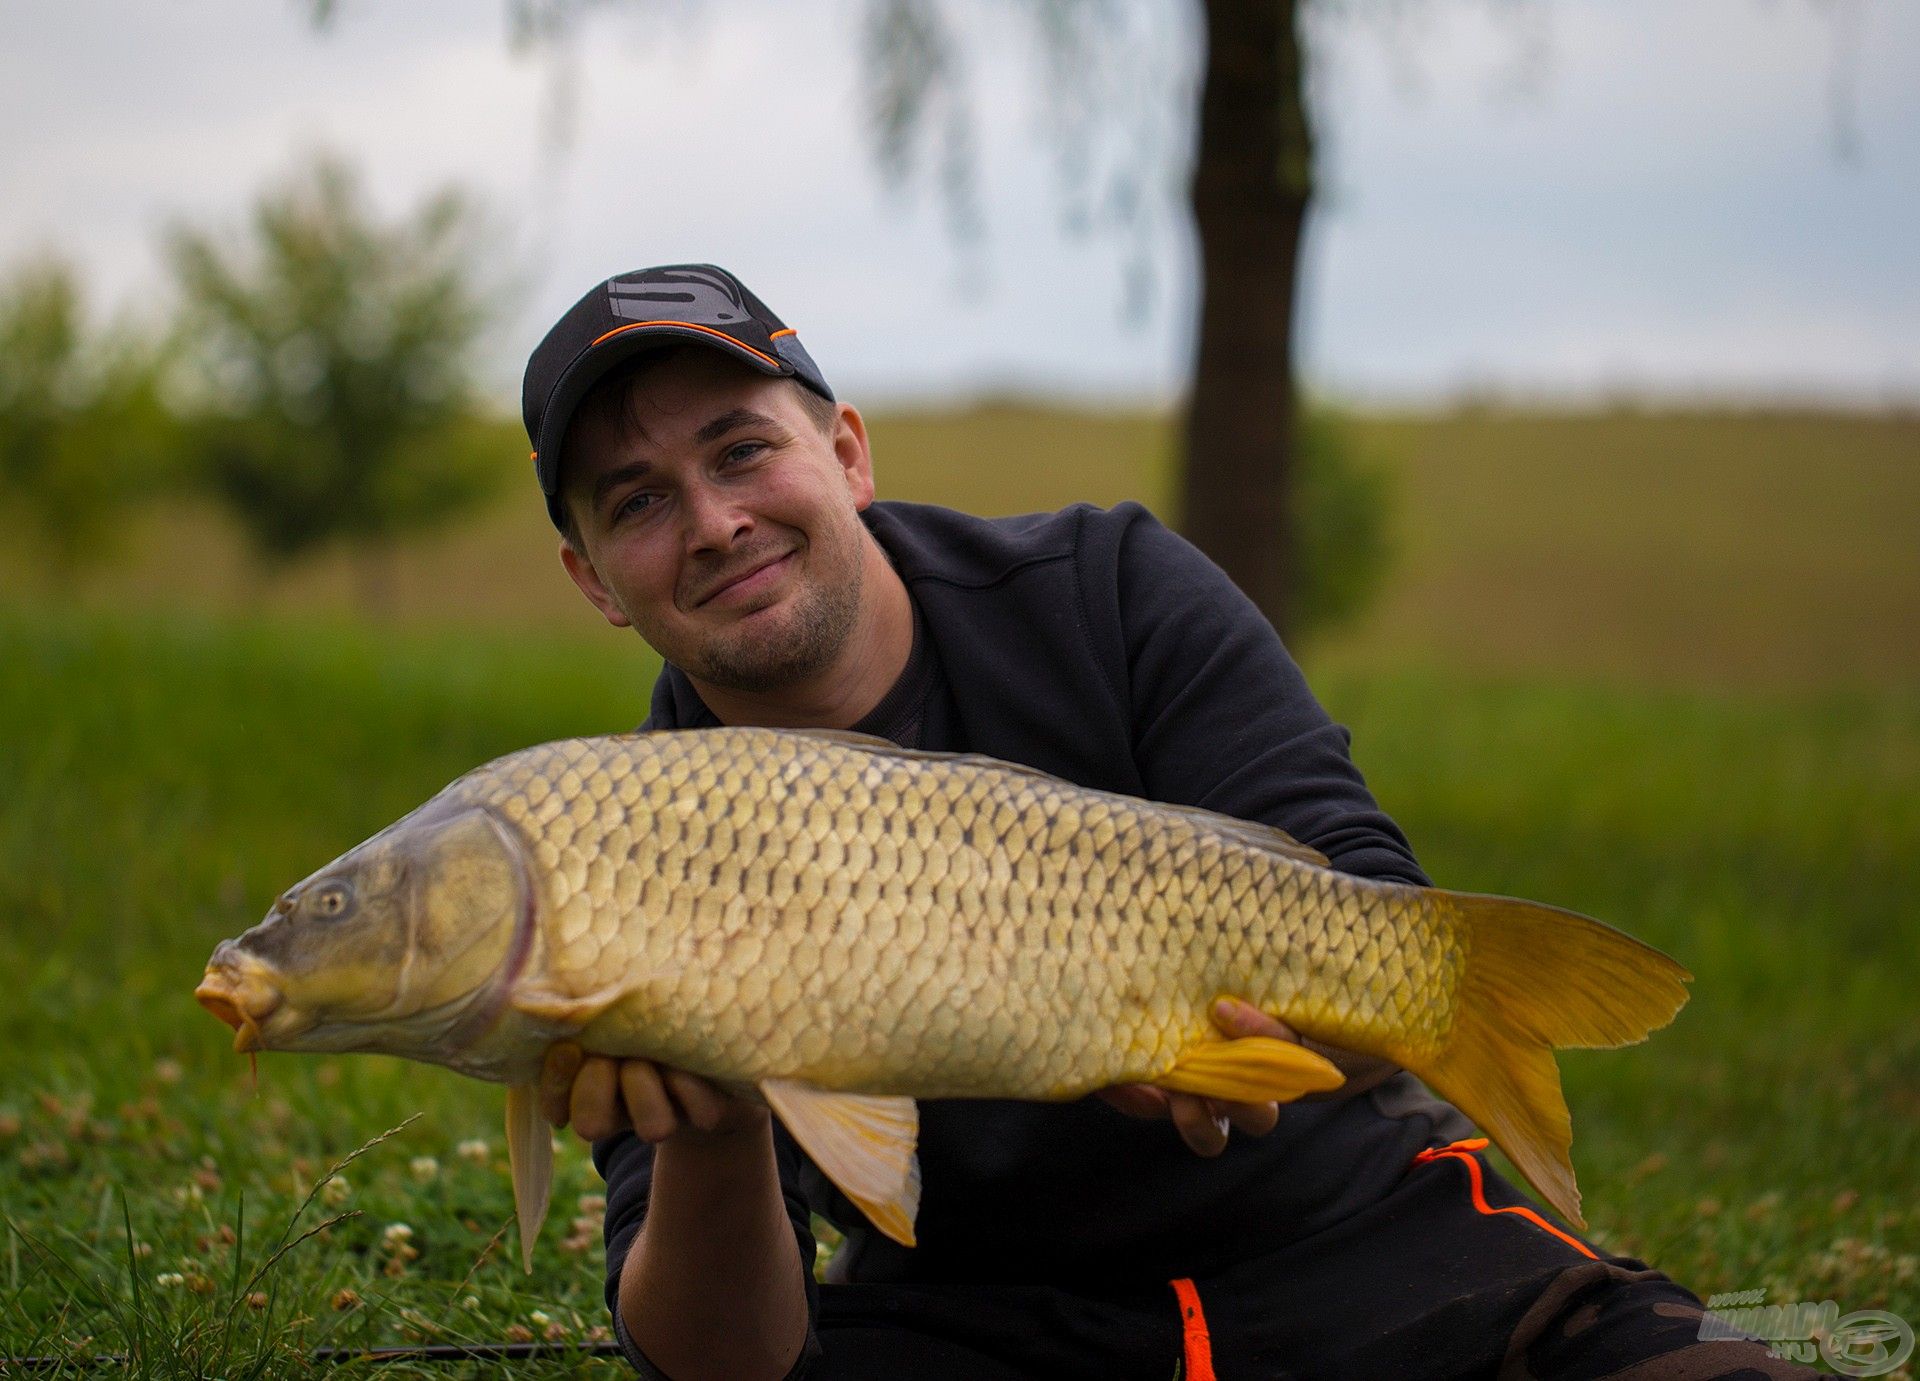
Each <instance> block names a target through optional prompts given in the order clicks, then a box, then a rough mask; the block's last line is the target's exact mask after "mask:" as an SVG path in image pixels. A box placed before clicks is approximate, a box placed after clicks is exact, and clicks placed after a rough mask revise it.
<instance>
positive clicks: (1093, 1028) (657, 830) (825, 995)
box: [195, 729, 1690, 1257]
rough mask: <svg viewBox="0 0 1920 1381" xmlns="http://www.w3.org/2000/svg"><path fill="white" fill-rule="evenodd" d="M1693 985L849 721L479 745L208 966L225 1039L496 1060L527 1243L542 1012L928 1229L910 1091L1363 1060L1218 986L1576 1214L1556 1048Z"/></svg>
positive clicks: (1073, 1083)
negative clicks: (698, 1092) (467, 765)
mask: <svg viewBox="0 0 1920 1381" xmlns="http://www.w3.org/2000/svg"><path fill="white" fill-rule="evenodd" d="M1689 977H1690V975H1688V974H1687V972H1686V971H1685V970H1684V969H1682V968H1681V967H1680V966H1679V965H1678V964H1676V963H1674V962H1673V961H1672V960H1671V959H1669V958H1667V957H1666V956H1665V955H1663V954H1661V953H1660V952H1659V951H1657V950H1654V949H1651V948H1649V947H1647V946H1646V945H1643V944H1641V943H1640V942H1639V941H1637V940H1634V939H1631V938H1630V937H1628V936H1626V935H1623V934H1621V933H1620V932H1619V931H1616V930H1613V929H1611V928H1609V927H1607V926H1605V925H1602V924H1601V923H1599V922H1597V921H1593V920H1590V919H1588V918H1586V917H1584V916H1578V915H1575V914H1574V913H1572V912H1568V911H1562V910H1559V909H1557V908H1553V907H1548V906H1540V905H1536V904H1534V903H1531V902H1524V901H1516V900H1511V899H1508V898H1504V897H1487V896H1476V895H1471V894H1466V893H1458V892H1448V891H1443V890H1439V889H1436V888H1424V887H1415V886H1409V885H1405V884H1399V883H1389V882H1376V881H1371V880H1368V879H1364V878H1357V877H1350V876H1348V875H1346V874H1343V873H1339V872H1336V871H1334V870H1333V869H1332V868H1331V867H1329V866H1328V863H1327V860H1326V859H1325V858H1324V857H1323V856H1322V855H1320V854H1319V853H1317V852H1315V851H1314V850H1312V849H1310V848H1308V847H1306V846H1304V845H1302V844H1300V843H1298V842H1296V841H1295V840H1293V839H1292V838H1290V837H1289V836H1287V835H1285V834H1283V833H1281V832H1280V831H1278V830H1275V829H1270V828H1268V827H1266V826H1263V825H1259V824H1253V823H1249V822H1247V821H1243V820H1238V819H1234V818H1232V817H1229V816H1224V815H1218V814H1214V813H1212V812H1209V811H1204V810H1198V809H1194V808H1190V807H1184V806H1174V805H1163V804H1155V803H1152V802H1148V801H1143V800H1138V799H1135V798H1133V797H1128V796H1120V795H1115V794H1113V793H1110V792H1103V791H1094V790H1089V789H1087V788H1083V787H1079V786H1075V785H1073V784H1072V783H1069V782H1066V781H1062V780H1060V779H1059V778H1056V777H1052V776H1048V775H1047V774H1045V773H1042V772H1038V771H1035V770H1033V769H1030V768H1025V767H1020V766H1016V765H1013V764H1010V763H1004V762H999V761H996V760H994V759H991V758H984V757H978V756H972V755H959V754H950V753H927V752H914V751H909V750H905V749H901V748H898V747H896V746H895V745H893V744H891V743H888V742H886V741H884V740H881V739H869V738H865V737H863V736H860V735H854V734H844V733H825V732H819V731H808V732H798V731H784V730H771V729H706V730H695V731H687V732H661V733H650V734H629V735H620V736H613V737H605V738H591V739H571V740H565V741H562V742H558V743H549V744H544V745H542V746H539V747H535V748H528V749H525V750H523V751H521V752H517V753H511V754H508V755H507V756H505V757H502V758H498V759H496V760H494V761H493V762H490V763H487V764H485V765H484V766H482V767H479V768H477V769H475V770H474V771H472V772H469V773H468V774H467V775H465V776H463V777H461V778H460V779H459V780H457V781H455V782H454V783H452V784H451V785H450V786H448V787H447V788H446V789H445V790H444V791H442V792H440V793H439V794H438V795H436V796H435V797H433V798H432V799H431V800H430V801H428V802H427V803H426V804H424V805H423V806H421V807H420V808H419V809H417V810H415V811H414V812H412V813H411V814H409V815H407V816H406V817H404V818H403V819H401V820H399V821H398V822H396V823H395V824H393V825H391V826H389V827H388V828H387V829H385V830H383V831H381V832H380V833H379V834H376V835H375V836H373V837H372V838H371V839H369V840H367V841H366V842H365V843H363V844H361V845H359V846H358V847H357V848H355V849H353V850H351V851H350V852H348V853H347V854H345V855H343V856H342V857H341V858H339V859H337V860H336V861H334V862H333V863H330V864H328V865H327V866H326V867H324V868H322V869H320V870H319V871H318V872H316V873H314V874H313V875H312V876H311V877H309V878H307V879H306V880H305V881H303V882H301V883H298V884H297V885H295V886H294V887H292V888H291V889H289V890H288V891H287V892H286V893H285V894H284V895H282V896H281V897H280V898H279V899H278V900H277V901H276V902H275V903H274V905H273V908H272V910H271V911H270V912H269V913H268V915H267V917H266V919H265V920H264V921H262V922H261V923H260V924H259V925H257V926H255V927H254V928H253V929H251V930H249V931H247V932H246V933H245V934H244V935H242V936H240V937H239V938H238V939H235V940H229V941H225V942H223V943H222V944H221V945H220V946H219V948H218V949H216V950H215V951H214V954H213V958H212V960H211V961H210V962H209V964H208V966H207V973H206V977H205V979H204V980H203V981H202V983H201V985H200V987H199V988H198V990H197V991H196V994H195V995H196V996H197V997H198V998H199V1000H200V1001H201V1002H202V1003H203V1004H204V1005H205V1006H206V1007H207V1008H208V1009H209V1010H211V1011H212V1012H214V1013H215V1014H216V1015H217V1016H219V1017H221V1018H222V1019H223V1020H225V1021H227V1022H228V1023H229V1024H231V1025H232V1026H234V1027H235V1028H236V1035H235V1048H236V1049H240V1050H256V1049H258V1050H326V1051H347V1050H359V1051H376V1052H382V1053H387V1054H395V1055H402V1056H407V1057H409V1058H412V1059H416V1060H426V1061H431V1062H434V1063H438V1064H443V1065H447V1066H450V1067H451V1068H454V1069H457V1070H460V1071H462V1072H463V1073H466V1074H470V1075H474V1076H477V1077H480V1078H485V1079H493V1080H497V1081H500V1082H504V1083H507V1084H509V1085H510V1086H511V1087H510V1089H509V1094H508V1113H507V1121H508V1146H509V1150H510V1152H511V1154H512V1159H513V1168H514V1187H515V1201H516V1206H517V1209H518V1213H519V1216H520V1225H521V1238H522V1252H523V1257H525V1256H526V1255H527V1254H528V1253H530V1252H531V1247H532V1242H533V1238H534V1236H535V1234H536V1233H537V1232H538V1227H539V1222H540V1220H541V1218H542V1217H543V1216H544V1213H545V1207H546V1199H547V1193H548V1188H549V1183H550V1176H551V1155H552V1148H551V1142H550V1140H549V1132H548V1129H547V1127H546V1124H545V1123H544V1122H543V1121H542V1120H541V1119H540V1115H539V1112H538V1105H537V1100H536V1099H535V1097H534V1094H533V1081H534V1079H535V1076H536V1075H537V1073H538V1071H539V1068H540V1065H541V1061H542V1058H543V1056H544V1054H545V1052H546V1050H547V1049H548V1048H549V1047H550V1046H551V1045H552V1044H554V1043H555V1042H556V1041H561V1040H574V1041H578V1042H579V1043H580V1045H581V1046H582V1047H583V1048H584V1049H585V1050H586V1051H588V1052H590V1053H596V1054H605V1055H610V1056H617V1057H637V1058H644V1059H648V1060H655V1061H659V1062H661V1063H663V1064H666V1065H671V1066H675V1067H677V1068H680V1069H685V1070H688V1071H690V1072H692V1073H695V1074H700V1075H703V1076H706V1077H707V1078H709V1079H713V1080H715V1081H717V1082H719V1083H721V1084H722V1085H724V1086H726V1087H729V1088H731V1089H734V1090H736V1091H740V1092H757V1094H758V1096H760V1097H762V1098H764V1099H765V1101H766V1102H767V1103H768V1104H769V1105H770V1106H771V1107H772V1109H773V1111H774V1112H775V1114H776V1115H778V1116H779V1117H780V1119H781V1121H782V1122H783V1123H784V1124H785V1125H786V1126H787V1128H788V1130H789V1131H791V1132H792V1133H793V1135H794V1138H795V1140H797V1141H798V1142H799V1143H800V1145H801V1146H802V1147H804V1148H805V1149H806V1151H807V1152H808V1154H809V1155H810V1156H811V1157H812V1158H813V1159H814V1161H815V1162H816V1163H817V1164H818V1165H819V1166H820V1168H821V1169H822V1171H824V1172H825V1173H826V1174H827V1175H828V1176H829V1177H830V1178H831V1179H833V1181H834V1182H835V1183H836V1184H837V1185H839V1187H840V1188H841V1189H842V1190H843V1191H844V1192H845V1193H846V1194H847V1196H848V1197H849V1198H850V1199H852V1200H853V1201H854V1202H855V1203H857V1204H858V1205H859V1206H860V1207H861V1209H862V1210H863V1211H865V1212H866V1213H867V1214H868V1216H869V1217H870V1218H872V1219H873V1221H874V1223H875V1224H876V1226H878V1227H879V1228H880V1229H881V1230H882V1231H884V1232H886V1233H887V1234H888V1235H889V1236H891V1237H894V1238H895V1239H897V1240H899V1241H902V1242H907V1243H909V1244H910V1243H911V1242H912V1240H913V1219H914V1214H915V1211H916V1209H917V1206H918V1200H919V1171H918V1166H917V1161H916V1158H915V1154H914V1144H915V1138H916V1136H917V1129H918V1121H917V1113H916V1110H915V1104H914V1101H913V1100H914V1099H916V1098H952V1097H992V1098H1025V1099H1043V1100H1066V1099H1073V1098H1079V1097H1082V1096H1084V1095H1085V1094H1088V1093H1090V1092H1092V1091H1094V1090H1096V1089H1100V1088H1105V1087H1108V1086H1111V1085H1114V1084H1126V1083H1145V1084H1152V1085H1156V1086H1158V1087H1160V1088H1165V1089H1173V1090H1179V1091H1185V1092H1191V1093H1197V1094H1202V1095H1205V1096H1208V1097H1213V1098H1221V1099H1228V1100H1235V1101H1242V1102H1253V1101H1268V1100H1277V1101H1288V1100H1291V1099H1293V1098H1297V1097H1299V1096H1301V1095H1302V1094H1305V1093H1308V1092H1315V1091H1321V1090H1326V1089H1330V1088H1334V1087H1337V1086H1338V1085H1339V1084H1340V1083H1341V1081H1342V1076H1341V1074H1340V1073H1339V1071H1338V1070H1337V1069H1336V1068H1335V1067H1334V1066H1333V1065H1332V1064H1330V1063H1329V1062H1328V1061H1326V1060H1325V1059H1323V1058H1322V1057H1321V1056H1319V1055H1318V1054H1315V1053H1313V1052H1312V1051H1310V1050H1308V1049H1306V1048H1305V1047H1303V1046H1301V1045H1298V1044H1296V1043H1293V1042H1289V1041H1281V1040H1275V1039H1269V1038H1264V1037H1251V1038H1243V1039H1239V1040H1225V1039H1222V1038H1221V1036H1220V1034H1219V1032H1218V1031H1217V1029H1216V1028H1215V1027H1214V1026H1213V1024H1212V1022H1211V1020H1210V1019H1209V1012H1210V1009H1211V1007H1212V1005H1213V1003H1214V1002H1215V1001H1216V1000H1217V999H1218V998H1220V997H1223V996H1230V997H1237V998H1241V999H1244V1000H1245V1001H1247V1002H1250V1003H1252V1004H1253V1005H1254V1006H1256V1007H1259V1008H1260V1009H1261V1010H1263V1011H1265V1012H1268V1013H1270V1014H1271V1015H1273V1016H1275V1017H1278V1018H1279V1019H1281V1020H1283V1021H1285V1022H1286V1023H1287V1024H1288V1025H1290V1026H1291V1027H1293V1028H1294V1030H1296V1031H1297V1032H1299V1033H1300V1034H1301V1035H1303V1036H1306V1037H1309V1038H1311V1039H1313V1040H1316V1041H1319V1042H1323V1043H1325V1044H1327V1045H1331V1046H1336V1047H1341V1048H1344V1049H1347V1050H1353V1051H1358V1052H1362V1053H1365V1054H1369V1055H1374V1056H1379V1057H1382V1058H1385V1059H1388V1060H1391V1061H1393V1062H1394V1063H1396V1064H1398V1065H1400V1066H1402V1067H1404V1068H1406V1069H1408V1070H1410V1071H1412V1072H1413V1073H1414V1074H1416V1075H1418V1076H1419V1077H1420V1078H1422V1079H1424V1080H1425V1081H1426V1082H1427V1083H1428V1084H1429V1085H1430V1086H1432V1087H1433V1088H1434V1089H1435V1090H1436V1091H1438V1092H1439V1093H1440V1094H1441V1095H1443V1096H1444V1097H1446V1098H1448V1099H1450V1100H1451V1101H1452V1102H1453V1103H1455V1104H1456V1105H1457V1106H1458V1107H1459V1108H1460V1109H1461V1110H1462V1111H1463V1112H1464V1113H1466V1114H1467V1116H1468V1117H1470V1118H1471V1119H1472V1120H1473V1121H1474V1122H1476V1123H1477V1124H1478V1125H1479V1126H1480V1127H1481V1128H1482V1129H1483V1130H1484V1131H1486V1132H1487V1133H1488V1134H1489V1135H1490V1136H1491V1137H1492V1138H1493V1139H1494V1140H1495V1141H1496V1142H1498V1143H1499V1145H1500V1147H1501V1148H1502V1149H1503V1150H1504V1151H1505V1152H1506V1153H1507V1155H1508V1157H1509V1158H1510V1159H1511V1160H1512V1161H1513V1163H1514V1165H1515V1166H1516V1167H1518V1168H1519V1170H1520V1172H1521V1173H1522V1174H1523V1175H1524V1176H1525V1177H1526V1178H1527V1180H1528V1181H1529V1182H1530V1183H1531V1184H1532V1185H1533V1187H1534V1188H1535V1189H1536V1190H1538V1191H1539V1192H1540V1193H1541V1195H1542V1196H1543V1197H1544V1198H1545V1199H1546V1200H1547V1201H1548V1202H1549V1203H1551V1204H1552V1205H1553V1206H1554V1207H1555V1208H1557V1209H1558V1210H1560V1212H1562V1213H1563V1214H1565V1215H1566V1216H1567V1217H1568V1218H1570V1219H1571V1220H1573V1221H1574V1222H1575V1223H1579V1222H1580V1221H1581V1219H1580V1212H1579V1210H1580V1199H1579V1191H1578V1190H1577V1188H1576V1187H1575V1184H1574V1175H1573V1167H1572V1164H1571V1162H1570V1161H1569V1159H1568V1149H1569V1147H1570V1146H1571V1144H1572V1124H1571V1120H1570V1117H1569V1115H1568V1112H1567V1108H1566V1104H1565V1101H1564V1099H1563V1098H1562V1096H1561V1091H1560V1079H1559V1072H1558V1069H1557V1067H1556V1066H1555V1063H1554V1058H1553V1053H1552V1052H1553V1050H1554V1049H1555V1048H1556V1047H1567V1046H1618V1045H1625V1044H1629V1043H1631V1042H1634V1041H1638V1040H1641V1039H1643V1038H1644V1037H1645V1036H1646V1035H1647V1034H1648V1032H1650V1031H1652V1030H1654V1029H1656V1028H1658V1027H1660V1026H1663V1025H1665V1024H1666V1023H1667V1022H1668V1021H1670V1020H1671V1019H1672V1018H1673V1015H1674V1013H1675V1012H1677V1011H1678V1010H1679V1008H1680V1006H1681V1004H1682V1003H1684V1002H1685V1001H1686V991H1685V989H1684V987H1683V986H1682V985H1683V984H1684V983H1685V982H1686V981H1687V980H1688V979H1689Z"/></svg>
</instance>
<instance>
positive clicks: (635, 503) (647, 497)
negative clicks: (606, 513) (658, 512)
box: [613, 494, 658, 518]
mask: <svg viewBox="0 0 1920 1381" xmlns="http://www.w3.org/2000/svg"><path fill="white" fill-rule="evenodd" d="M656 497H658V496H657V495H654V494H630V495H628V496H627V497H626V498H624V499H622V500H621V501H620V502H619V504H618V505H616V506H615V508H614V510H613V516H614V517H615V518H627V517H631V516H632V515H633V514H635V513H641V512H644V511H646V510H647V509H649V508H651V507H653V501H654V499H655V498H656Z"/></svg>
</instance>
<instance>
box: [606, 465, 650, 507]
mask: <svg viewBox="0 0 1920 1381" xmlns="http://www.w3.org/2000/svg"><path fill="white" fill-rule="evenodd" d="M652 469H653V467H652V466H651V465H649V464H647V462H646V461H644V460H635V461H629V462H628V463H627V464H625V465H622V466H619V467H617V468H615V469H612V470H609V471H607V472H606V473H605V474H604V475H602V476H600V478H599V479H597V480H595V481H594V482H593V505H592V506H593V507H595V508H598V507H600V500H602V499H604V498H606V496H607V491H608V490H609V489H612V488H613V487H614V486H616V485H621V484H625V483H626V482H627V481H628V480H637V479H641V478H643V477H644V476H645V475H646V474H647V473H648V472H649V471H651V470H652Z"/></svg>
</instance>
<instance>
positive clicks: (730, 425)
mask: <svg viewBox="0 0 1920 1381" xmlns="http://www.w3.org/2000/svg"><path fill="white" fill-rule="evenodd" d="M782 425H783V424H782V423H781V422H780V421H778V420H777V419H776V418H772V417H769V416H767V415H766V414H765V413H764V412H755V411H754V410H753V409H752V408H728V409H727V410H726V411H725V412H723V413H721V414H720V415H719V416H718V417H716V418H714V419H713V421H711V422H709V423H707V425H706V426H704V427H702V428H701V429H700V430H699V431H697V432H695V433H694V434H693V440H694V444H696V445H699V446H704V445H706V444H707V443H708V442H709V441H718V440H719V439H720V438H721V437H723V436H725V435H726V434H727V433H728V432H731V431H737V430H738V429H739V428H741V427H781V426H782Z"/></svg>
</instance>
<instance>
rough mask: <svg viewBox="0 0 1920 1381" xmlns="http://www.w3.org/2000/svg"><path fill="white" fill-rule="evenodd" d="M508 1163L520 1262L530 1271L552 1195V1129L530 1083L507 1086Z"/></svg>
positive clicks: (537, 1094) (537, 1095) (536, 1093)
mask: <svg viewBox="0 0 1920 1381" xmlns="http://www.w3.org/2000/svg"><path fill="white" fill-rule="evenodd" d="M507 1163H508V1164H509V1165H511V1166H512V1167H513V1214H514V1217H516V1218H518V1219H519V1220H520V1264H521V1265H522V1266H524V1267H525V1268H526V1272H527V1274H528V1275H532V1274H533V1244H534V1242H535V1241H536V1240H537V1239H538V1238H539V1236H540V1225H541V1224H542V1223H544V1222H545V1221H546V1219H547V1201H548V1200H549V1199H550V1198H552V1196H553V1131H552V1129H551V1128H549V1127H548V1126H547V1119H546V1118H544V1117H542V1116H541V1115H540V1095H539V1093H538V1091H537V1090H536V1088H535V1086H534V1085H532V1084H510V1085H508V1087H507Z"/></svg>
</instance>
